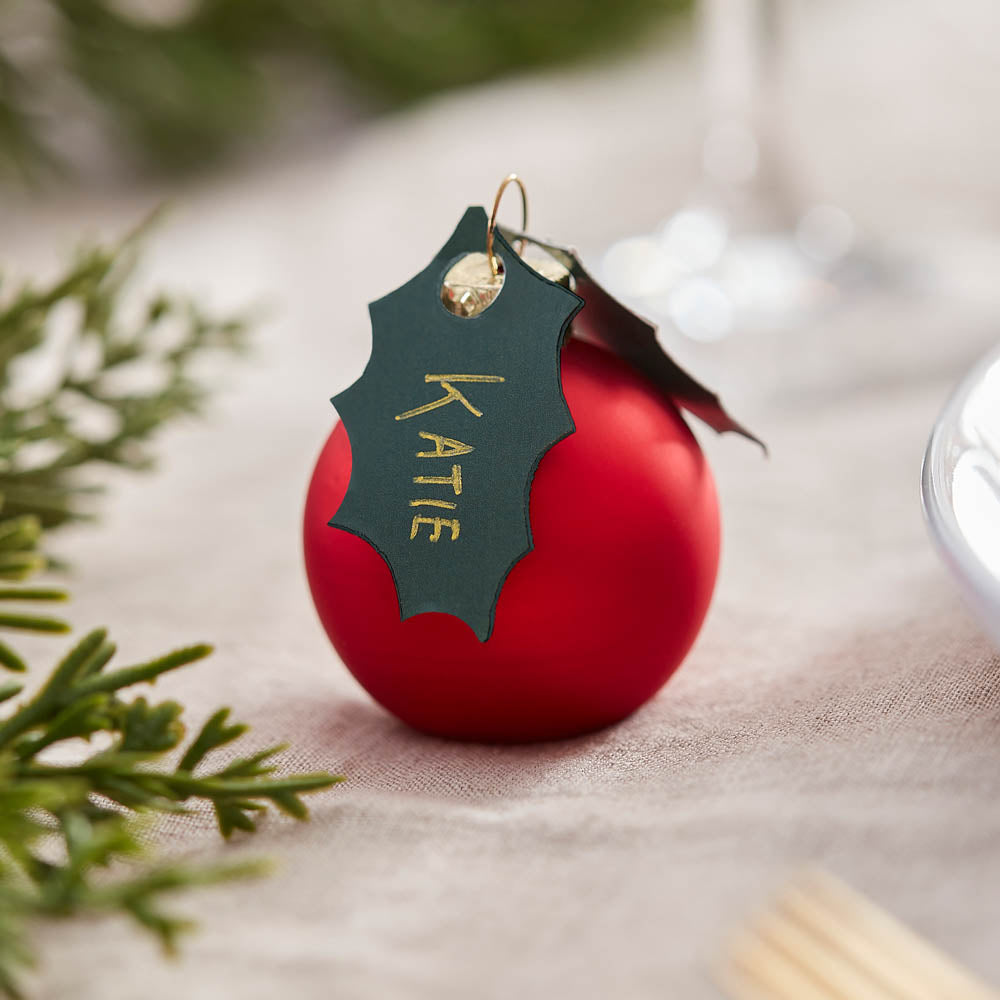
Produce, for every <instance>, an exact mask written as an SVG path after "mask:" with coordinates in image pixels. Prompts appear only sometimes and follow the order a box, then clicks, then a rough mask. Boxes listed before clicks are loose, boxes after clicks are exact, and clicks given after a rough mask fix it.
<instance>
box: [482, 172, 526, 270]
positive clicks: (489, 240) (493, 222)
mask: <svg viewBox="0 0 1000 1000" xmlns="http://www.w3.org/2000/svg"><path fill="white" fill-rule="evenodd" d="M511 182H513V183H514V184H516V185H517V186H518V188H520V190H521V232H522V233H526V232H527V231H528V192H527V191H525V190H524V181H522V180H521V178H520V177H518V176H517V174H508V175H507V176H506V177H505V178H504V179H503V181H501V183H500V187H499V188H497V196H496V198H494V199H493V212H492V213H491V214H490V221H489V225H487V227H486V259H487V260H488V261H489V264H490V272H491V273H492V275H493V277H494V278H495V277H496V276H497V275H498V274H499V273H500V265H499V262H498V261H497V259H496V257H494V256H493V234H494V233H495V232H496V228H497V210H498V209H499V208H500V199H501V198H502V197H503V193H504V191H505V190H506V189H507V185H508V184H510V183H511ZM520 252H521V251H520V249H518V253H520Z"/></svg>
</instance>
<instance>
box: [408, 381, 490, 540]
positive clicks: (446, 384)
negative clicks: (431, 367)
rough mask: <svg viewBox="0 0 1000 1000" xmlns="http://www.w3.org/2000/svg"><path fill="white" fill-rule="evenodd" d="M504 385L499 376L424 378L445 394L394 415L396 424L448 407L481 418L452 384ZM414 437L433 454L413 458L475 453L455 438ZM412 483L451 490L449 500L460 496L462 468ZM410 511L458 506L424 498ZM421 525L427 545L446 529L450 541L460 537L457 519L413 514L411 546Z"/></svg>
mask: <svg viewBox="0 0 1000 1000" xmlns="http://www.w3.org/2000/svg"><path fill="white" fill-rule="evenodd" d="M503 381H505V379H504V377H503V376H502V375H425V376H424V382H425V383H428V384H434V383H436V384H438V385H440V386H441V388H442V389H443V390H444V392H445V394H444V395H443V396H442V397H441V398H440V399H435V400H433V401H432V402H430V403H424V404H423V405H422V406H417V407H414V408H413V409H412V410H407V411H406V412H405V413H400V414H398V415H397V416H396V417H395V419H396V420H409V419H410V418H411V417H418V416H421V415H422V414H424V413H429V412H430V411H431V410H436V409H438V408H439V407H442V406H447V405H448V404H449V403H455V402H458V403H461V404H462V406H464V407H465V408H466V409H467V410H468V411H469V412H470V413H471V414H472V415H473V416H474V417H481V416H482V415H483V411H482V410H480V409H478V408H477V407H475V406H473V405H472V403H470V402H469V400H468V398H467V397H466V396H465V395H464V394H463V393H462V392H461V391H460V390H458V389H456V388H455V386H454V385H453V383H455V382H479V383H486V382H503ZM417 434H418V436H419V437H420V438H421V439H422V440H424V441H427V442H430V444H432V445H433V450H427V449H425V450H424V451H418V452H416V457H417V458H420V459H434V458H457V457H458V456H459V455H468V454H470V453H471V452H473V451H475V447H474V446H473V445H471V444H466V443H465V442H464V441H459V440H458V439H457V438H451V437H445V436H444V435H443V434H432V433H431V432H430V431H417ZM413 482H414V483H415V484H416V485H418V486H447V487H451V493H452V495H453V496H456V497H458V496H461V495H462V489H463V482H462V466H461V465H459V464H458V463H457V462H453V463H452V466H451V475H448V476H430V475H427V476H414V477H413ZM409 503H410V506H411V507H434V508H438V509H442V510H449V511H453V510H457V509H458V504H457V503H455V501H454V500H442V499H440V498H438V497H424V498H421V499H417V500H411V501H410V502H409ZM422 525H427V526H428V527H429V528H430V531H429V532H428V533H427V535H426V536H425V537H426V538H427V541H429V542H438V541H440V540H441V533H442V531H443V529H445V528H447V529H448V530H449V532H450V540H451V541H453V542H454V541H456V540H457V539H458V537H459V535H460V534H461V530H462V524H461V521H460V519H459V518H457V517H438V516H434V517H430V516H426V515H423V514H415V515H414V517H413V519H412V521H411V522H410V541H411V542H412V541H413V540H414V539H416V538H417V537H418V535H419V533H420V528H421V526H422Z"/></svg>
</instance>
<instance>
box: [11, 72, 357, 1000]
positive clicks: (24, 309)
mask: <svg viewBox="0 0 1000 1000" xmlns="http://www.w3.org/2000/svg"><path fill="white" fill-rule="evenodd" d="M0 69H2V67H0ZM0 83H2V73H0ZM2 131H3V120H2V108H0V136H2ZM140 235H141V231H137V233H135V234H133V235H131V236H130V237H128V238H127V239H126V240H124V241H123V242H122V243H121V244H119V245H118V246H115V247H110V248H101V247H92V248H88V249H86V250H84V251H83V252H81V254H80V255H79V256H78V258H77V260H76V262H75V263H74V264H73V266H72V267H71V268H70V269H69V270H68V271H67V272H66V274H65V275H63V276H62V277H61V278H59V279H57V280H56V281H54V282H52V283H51V284H49V285H46V286H43V287H36V286H33V285H26V286H24V287H22V288H20V289H19V290H18V291H16V292H15V293H14V294H13V295H11V296H9V297H7V298H6V299H5V300H3V299H0V676H2V674H3V672H4V671H6V672H9V674H10V675H11V676H10V679H9V680H2V679H0V995H6V996H8V997H12V998H18V997H21V996H22V991H21V987H20V985H19V983H20V978H21V975H22V973H23V972H24V970H25V969H26V968H27V967H29V966H30V965H32V964H33V963H34V962H35V958H36V956H35V951H34V948H33V946H32V938H31V933H32V928H33V927H34V925H35V924H36V923H37V922H38V921H39V920H45V919H56V918H66V917H72V916H77V915H81V914H92V915H96V914H124V915H126V916H128V917H130V918H131V919H133V920H135V921H136V922H137V923H138V924H139V925H141V926H143V927H145V928H147V929H148V930H149V931H150V932H151V933H153V934H154V935H156V936H157V937H158V938H159V939H160V941H161V942H162V944H163V946H164V948H165V949H166V950H168V951H170V950H172V949H173V948H174V947H175V946H176V942H177V938H178V936H179V935H180V934H181V933H182V932H183V931H184V930H186V929H187V928H188V927H189V926H190V923H189V922H188V921H186V920H183V919H180V918H177V917H175V916H173V915H172V914H171V913H170V912H168V911H167V910H165V909H164V906H163V903H164V899H165V897H168V896H169V895H171V894H173V893H176V892H178V891H180V890H183V889H187V888H190V887H193V886H197V885H207V884H213V883H216V882H220V881H225V880H229V879H233V878H240V877H245V876H248V875H254V874H258V873H260V872H261V871H262V869H263V866H262V865H261V864H260V863H259V862H251V863H240V864H221V865H220V864H216V865H200V866H198V865H170V864H166V865H165V864H158V863H156V862H155V861H152V862H151V861H150V860H149V859H148V858H146V857H145V854H144V849H143V847H142V843H141V840H140V837H139V832H140V828H139V827H138V826H137V814H146V815H147V816H148V815H149V814H155V813H156V812H165V811H171V812H178V811H181V812H183V811H187V810H189V809H192V808H194V807H195V806H197V805H199V804H201V805H204V806H208V807H211V808H212V809H213V810H214V812H215V816H216V820H217V823H218V826H219V830H220V831H221V833H222V834H223V836H225V837H229V836H231V835H232V833H233V832H234V831H235V830H244V831H248V832H252V831H253V830H254V829H255V828H256V825H257V822H258V818H259V816H260V815H261V814H262V813H263V812H264V811H265V810H266V809H267V808H268V807H273V808H275V809H277V810H279V811H281V812H283V813H285V814H287V815H289V816H292V817H294V818H296V819H305V818H306V817H307V815H308V813H307V809H306V805H305V802H304V801H303V796H305V795H307V794H310V793H312V792H315V791H318V790H320V789H324V788H328V787H330V786H331V785H333V784H335V783H336V782H338V781H340V780H341V779H340V778H339V777H337V776H335V775H332V774H328V773H326V772H317V773H311V774H281V773H278V770H277V766H276V763H275V760H276V757H277V755H278V754H279V753H280V752H281V750H282V749H283V747H281V746H272V747H267V748H264V749H262V750H256V751H252V752H249V753H247V754H245V755H243V756H241V757H238V758H236V759H234V760H232V761H230V762H229V763H228V764H219V763H214V764H213V761H212V758H213V755H214V754H215V751H217V750H219V749H220V748H222V747H224V746H226V745H228V744H231V743H233V742H235V741H237V740H239V739H240V738H241V737H243V736H244V735H245V733H246V731H247V727H246V726H245V725H242V724H240V723H231V722H229V710H228V709H220V710H219V711H217V712H215V713H214V714H213V715H212V716H211V717H210V718H209V719H208V720H207V721H206V722H205V723H204V725H203V726H201V728H200V729H199V730H198V731H197V733H196V734H195V735H194V736H193V737H192V738H191V739H190V740H189V741H188V742H187V744H186V745H185V739H186V729H187V727H186V725H185V721H184V709H183V707H182V706H181V705H180V704H179V703H177V702H175V701H163V702H151V701H148V700H147V699H146V697H144V696H142V695H139V696H134V695H132V694H131V693H130V691H131V689H132V688H134V687H135V686H136V685H144V684H151V683H153V682H155V680H156V679H157V677H159V676H161V675H162V674H165V673H169V672H172V671H174V670H178V669H181V668H182V667H185V666H188V665H190V664H193V663H196V662H197V661H199V660H201V659H203V658H204V657H206V656H207V655H208V654H209V653H210V652H211V647H209V646H206V645H196V646H188V647H185V648H182V649H178V650H176V651H174V652H172V653H168V654H166V655H165V656H160V657H157V658H156V659H153V660H150V661H147V662H144V663H136V664H131V665H128V666H122V667H114V668H112V667H111V664H112V660H113V658H114V655H115V646H114V643H112V642H110V641H109V640H108V637H107V634H106V632H105V631H104V630H103V629H98V630H95V631H93V632H90V633H89V634H88V635H86V636H84V637H83V638H82V639H81V640H80V641H79V642H77V643H76V644H75V645H74V646H73V647H72V648H71V649H70V650H69V652H68V653H67V654H66V655H65V656H64V657H63V658H62V659H61V660H60V661H59V662H58V663H57V664H56V665H55V667H54V668H53V669H52V670H51V671H50V672H49V674H48V676H47V677H46V678H45V679H44V680H43V681H42V682H41V683H40V684H39V685H37V686H36V687H35V688H34V690H33V692H32V693H30V694H28V695H25V688H26V684H25V683H23V682H22V680H20V679H15V677H17V676H18V675H24V674H25V673H26V672H28V664H27V663H26V662H25V660H24V658H23V657H22V655H21V654H20V653H19V652H18V651H17V650H16V649H15V648H14V647H13V646H12V645H11V644H10V643H9V642H8V637H9V636H10V635H11V634H12V633H13V634H14V635H15V636H16V635H17V634H18V633H23V632H37V633H61V632H66V631H68V629H69V626H68V624H67V623H66V622H65V621H63V620H62V619H61V618H58V617H54V616H53V615H51V614H50V613H48V608H49V607H50V606H51V605H53V604H55V603H58V602H62V601H64V600H65V599H66V594H65V592H64V591H63V590H62V589H60V588H58V587H51V586H36V585H33V584H30V583H27V582H26V581H27V580H28V579H29V578H30V577H32V576H33V575H34V574H36V573H37V572H39V571H40V570H42V569H44V568H45V567H46V566H49V567H50V568H52V566H53V563H52V560H48V559H47V558H46V556H45V554H44V552H43V545H44V542H45V537H46V534H47V532H48V531H49V530H51V529H55V528H58V527H60V526H61V525H63V524H66V523H68V522H70V521H74V520H79V519H82V518H86V517H90V516H91V515H92V513H93V507H92V504H93V500H94V498H95V494H97V493H99V485H100V484H99V482H96V481H95V478H94V477H95V474H99V471H100V469H101V468H102V467H104V466H107V465H117V466H119V467H124V468H129V469H145V468H148V467H149V465H150V464H151V459H152V455H151V452H150V450H149V444H150V441H151V439H152V437H153V435H154V434H155V432H156V431H157V429H158V428H159V427H160V426H161V425H162V424H164V423H165V422H167V421H169V420H171V419H174V418H176V417H178V416H181V415H184V414H188V413H194V412H197V410H198V408H199V406H200V405H201V402H202V400H203V392H202V390H201V388H200V386H199V385H198V384H197V382H195V381H194V379H193V377H192V375H191V372H190V366H191V362H192V361H193V360H194V359H195V357H197V356H198V355H199V354H201V353H202V352H203V351H204V350H206V349H209V348H214V347H223V348H226V349H233V348H238V347H240V346H241V345H242V343H243V329H244V327H243V323H242V322H240V321H235V320H223V321H219V320H214V319H211V318H207V317H206V316H205V315H204V314H202V313H201V312H200V310H198V309H197V308H196V307H195V306H194V305H192V304H190V303H187V302H184V301H182V300H178V299H175V298H171V297H168V296H163V295H160V296H157V297H155V298H154V299H152V300H151V301H150V302H149V303H148V304H147V306H146V307H145V309H144V310H142V311H141V312H140V314H139V318H138V319H137V320H132V321H128V320H126V319H125V318H124V313H123V310H122V309H121V301H122V294H123V291H124V289H125V287H126V284H127V281H128V278H129V276H130V275H131V273H132V270H133V268H134V266H135V261H136V255H137V253H138V248H139V243H138V240H139V236H140ZM67 308H69V309H70V310H72V311H73V312H72V314H73V315H74V316H75V317H76V319H75V323H74V325H73V326H72V327H71V329H69V331H68V335H67V333H66V331H63V337H64V339H63V341H62V342H61V354H60V356H59V361H58V363H57V365H56V367H55V369H54V370H53V371H52V373H51V374H52V377H51V378H50V379H49V380H48V382H47V384H46V387H45V388H44V389H42V390H39V391H36V392H34V393H33V394H28V395H25V392H24V387H23V385H22V383H21V380H20V378H19V373H20V372H21V370H22V364H23V362H24V361H25V360H26V359H27V360H30V359H31V356H32V354H33V352H36V351H38V350H40V349H43V348H45V347H46V346H51V345H50V344H49V338H50V336H51V335H52V329H51V324H52V317H53V314H54V313H55V312H56V311H57V310H62V311H63V314H64V315H65V314H66V309H67ZM164 333H170V334H171V336H169V337H166V338H164V336H163V334H164ZM137 362H144V363H146V364H147V365H148V364H152V365H153V366H154V367H155V368H156V369H157V370H158V371H159V373H160V381H159V384H158V385H157V386H155V387H154V388H151V389H145V390H142V391H138V390H136V389H134V388H132V389H128V388H126V389H122V387H121V384H116V383H115V377H116V376H118V375H120V374H121V373H122V372H123V370H124V369H126V368H127V366H128V365H129V364H132V363H137ZM127 383H128V380H127V379H126V380H125V384H126V385H127ZM84 405H85V406H87V407H89V408H90V410H91V412H93V410H94V409H95V408H96V409H97V410H99V411H100V412H102V413H103V414H104V417H105V420H104V430H103V432H101V433H98V434H94V433H92V432H89V433H84V431H83V430H82V429H80V425H79V423H78V421H77V420H76V416H77V413H78V411H79V409H80V408H81V406H84ZM39 446H41V447H42V449H43V450H42V451H41V453H39V452H38V450H37V449H38V447H39ZM63 748H74V752H73V753H72V754H68V753H66V752H65V751H64V750H63ZM53 750H56V751H59V752H58V753H57V754H56V756H55V757H53V753H52V751H53ZM67 759H68V760H69V761H70V762H66V761H67ZM147 822H148V820H147ZM109 868H110V869H111V871H110V872H109V871H108V869H109Z"/></svg>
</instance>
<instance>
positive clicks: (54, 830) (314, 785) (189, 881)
mask: <svg viewBox="0 0 1000 1000" xmlns="http://www.w3.org/2000/svg"><path fill="white" fill-rule="evenodd" d="M210 652H211V648H210V647H209V646H204V645H198V646H189V647H186V648H183V649H178V650H176V651H174V652H172V653H168V654H167V655H166V656H162V657H159V658H157V659H155V660H150V661H148V662H146V663H138V664H135V665H132V666H127V667H120V668H117V669H114V670H109V669H107V668H108V666H109V664H110V662H111V660H112V658H113V656H114V654H115V647H114V644H113V643H111V642H109V641H108V638H107V634H106V632H105V631H104V630H103V629H97V630H95V631H93V632H91V633H90V634H89V635H87V636H85V637H84V638H83V639H81V640H80V641H79V642H78V643H77V644H76V645H75V646H73V648H72V649H71V650H70V651H69V652H68V653H67V654H66V656H64V657H63V659H62V660H61V661H60V662H59V663H58V664H57V665H56V667H55V668H54V669H53V670H52V672H51V673H50V674H49V676H48V678H47V679H46V680H45V682H44V683H43V684H42V685H41V687H40V688H39V689H38V690H37V691H36V692H35V693H34V694H33V695H32V696H31V697H30V698H28V699H27V700H25V701H24V702H23V703H22V704H20V705H19V706H18V707H17V708H15V709H14V710H13V711H11V712H9V713H8V714H7V715H5V716H4V715H0V990H3V991H5V992H6V993H7V995H9V996H12V997H16V996H20V993H19V992H18V987H17V976H18V970H19V968H20V967H22V966H24V965H25V964H27V963H29V962H30V961H31V960H32V957H33V955H32V951H31V948H30V944H29V938H28V929H27V928H28V923H29V921H30V920H31V919H32V918H36V917H61V916H70V915H74V914H78V913H85V912H87V913H105V912H108V913H114V912H122V913H126V914H128V915H130V916H131V917H133V918H134V919H135V920H137V921H138V922H139V923H140V924H142V925H143V926H144V927H146V928H148V929H149V930H150V931H152V932H153V933H154V934H156V935H157V936H158V937H159V938H160V939H161V941H162V942H163V944H164V946H165V947H166V948H167V949H168V950H169V949H172V948H173V947H174V945H175V942H176V938H177V935H178V933H179V932H180V931H182V930H184V929H185V928H186V927H188V926H189V925H188V924H187V923H186V922H185V921H183V920H178V919H176V918H174V917H172V916H170V915H169V914H166V913H164V912H163V910H162V909H161V908H160V897H161V896H163V895H164V894H165V893H168V892H172V891H175V890H178V889H182V888H187V887H190V886H193V885H199V884H206V883H211V882H216V881H219V880H224V879H230V878H235V877H238V876H243V875H247V874H252V873H255V872H257V871H259V870H260V866H259V864H251V865H247V864H241V865H221V866H219V865H216V866H209V867H202V868H194V867H190V866H183V865H167V866H159V867H154V868H152V869H150V870H145V871H141V872H140V873H139V874H133V875H129V876H125V877H118V878H105V879H100V878H97V877H95V875H96V873H99V872H100V871H101V870H102V869H105V868H107V867H108V866H109V865H112V864H115V863H120V862H123V861H126V860H128V859H134V858H136V857H137V856H139V855H140V854H141V847H140V841H139V839H138V837H137V830H136V827H135V823H134V821H132V819H131V818H130V814H131V813H133V812H148V811H151V810H152V811H177V810H184V809H186V808H188V807H189V804H190V803H197V802H204V803H208V804H211V806H212V807H213V809H214V811H215V815H216V819H217V822H218V825H219V829H220V830H221V832H222V834H223V835H224V836H226V837H228V836H230V834H231V833H232V832H233V831H234V830H237V829H239V830H247V831H251V832H252V831H253V830H255V829H256V818H257V816H258V815H259V814H260V813H261V812H262V811H263V810H264V809H266V807H267V805H268V804H270V805H273V806H274V807H276V808H277V809H279V810H280V811H282V812H284V813H286V814H287V815H289V816H292V817H294V818H296V819H305V818H306V816H307V810H306V806H305V803H304V802H303V801H302V796H303V795H305V794H308V793H310V792H314V791H318V790H320V789H323V788H329V787H330V786H331V785H333V784H335V783H336V782H338V781H340V780H341V779H340V778H339V777H337V776H335V775H331V774H328V773H326V772H316V773H311V774H292V775H281V776H279V775H276V774H275V771H276V766H275V764H274V762H273V761H274V757H275V756H276V755H277V754H278V753H280V752H281V751H282V750H283V749H284V747H283V746H272V747H267V748H265V749H263V750H258V751H256V752H253V753H250V754H248V755H246V756H243V757H238V758H236V759H235V760H232V761H230V762H229V763H228V764H223V765H216V766H214V767H213V766H211V765H210V764H209V762H208V761H207V758H208V757H209V756H210V755H211V754H212V752H213V751H215V750H218V749H219V748H220V747H223V746H226V745H227V744H229V743H232V742H233V741H235V740H237V739H239V738H240V737H241V736H242V735H243V734H244V733H245V732H246V728H247V727H246V726H244V725H242V724H231V723H229V721H228V717H229V709H225V708H224V709H220V710H219V711H218V712H216V713H215V714H214V715H212V716H211V717H210V718H209V719H208V721H207V722H205V724H204V725H203V726H202V727H201V729H200V730H199V732H198V733H197V735H196V736H195V737H194V738H193V739H192V740H191V741H190V743H189V744H188V745H187V747H186V749H184V750H183V752H182V754H181V756H180V758H179V760H178V761H177V763H176V764H174V765H173V766H168V765H167V761H168V760H169V759H170V756H171V754H172V752H173V751H176V750H178V749H179V748H180V747H181V744H182V742H183V740H184V735H185V726H184V723H183V719H182V716H183V708H182V706H181V705H180V704H178V703H177V702H175V701H164V702H159V703H150V702H148V701H147V700H146V698H145V697H141V696H140V697H135V698H131V699H129V698H125V697H123V696H122V692H123V691H124V690H125V689H126V688H130V687H132V686H133V685H136V684H143V683H151V682H153V681H155V680H156V678H157V677H159V676H160V675H161V674H165V673H168V672H170V671H173V670H177V669H179V668H181V667H184V666H187V665H188V664H191V663H194V662H196V661H197V660H200V659H202V658H203V657H205V656H207V655H208V654H209V653H210ZM20 693H21V685H20V684H17V683H8V684H5V685H4V686H3V687H2V688H0V700H3V701H9V700H11V699H12V698H14V697H16V696H17V695H18V694H20ZM99 734H100V735H101V736H102V737H103V742H104V743H106V744H107V745H106V746H104V747H103V748H100V749H96V750H93V751H85V750H83V748H84V747H86V746H87V744H90V743H91V742H92V741H93V739H94V738H95V737H97V736H98V735H99ZM81 741H83V742H81ZM60 744H62V745H66V746H75V747H79V748H81V749H80V752H78V753H77V755H76V759H74V760H72V761H70V762H65V760H63V758H65V756H66V754H65V753H62V754H59V758H60V760H59V761H55V760H52V759H51V757H52V754H51V750H52V748H53V747H55V746H57V745H60Z"/></svg>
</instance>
